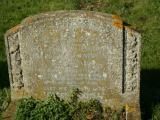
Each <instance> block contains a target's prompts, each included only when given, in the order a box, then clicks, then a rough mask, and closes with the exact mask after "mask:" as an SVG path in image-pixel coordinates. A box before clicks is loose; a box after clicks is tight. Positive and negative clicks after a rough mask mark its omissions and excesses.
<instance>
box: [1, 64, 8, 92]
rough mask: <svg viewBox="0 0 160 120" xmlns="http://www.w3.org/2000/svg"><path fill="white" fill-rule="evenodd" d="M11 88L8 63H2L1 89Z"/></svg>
mask: <svg viewBox="0 0 160 120" xmlns="http://www.w3.org/2000/svg"><path fill="white" fill-rule="evenodd" d="M3 88H9V75H8V66H7V61H0V89H3Z"/></svg>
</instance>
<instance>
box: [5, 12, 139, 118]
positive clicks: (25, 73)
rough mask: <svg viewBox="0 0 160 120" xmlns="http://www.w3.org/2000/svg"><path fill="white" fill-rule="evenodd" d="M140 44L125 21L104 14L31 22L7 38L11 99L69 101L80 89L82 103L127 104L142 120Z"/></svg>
mask: <svg viewBox="0 0 160 120" xmlns="http://www.w3.org/2000/svg"><path fill="white" fill-rule="evenodd" d="M140 39H141V36H140V34H139V33H137V32H136V31H134V30H132V29H130V28H128V27H127V26H125V25H124V24H123V21H122V20H121V18H120V17H118V16H115V15H110V14H105V13H98V12H87V11H57V12H48V13H41V14H38V15H35V16H31V17H28V18H26V19H24V20H23V21H22V22H21V24H20V25H18V26H16V27H14V28H12V29H10V30H9V31H7V33H6V35H5V42H6V51H7V58H8V66H9V75H10V84H11V96H12V99H13V100H15V99H19V98H23V97H26V96H33V97H36V98H45V97H46V96H47V95H48V94H50V93H52V92H54V93H56V94H58V95H59V96H61V97H66V91H69V90H70V89H72V88H79V89H80V90H82V91H83V92H84V94H83V95H82V99H89V98H96V99H98V100H100V101H101V102H102V103H103V104H104V105H107V106H111V107H112V108H119V107H121V106H126V105H127V106H129V107H130V108H131V109H127V110H128V113H129V115H128V116H130V117H129V118H131V119H133V118H135V117H136V118H137V119H140V112H139V111H140V108H139V91H140V89H139V87H140ZM129 107H128V108H129Z"/></svg>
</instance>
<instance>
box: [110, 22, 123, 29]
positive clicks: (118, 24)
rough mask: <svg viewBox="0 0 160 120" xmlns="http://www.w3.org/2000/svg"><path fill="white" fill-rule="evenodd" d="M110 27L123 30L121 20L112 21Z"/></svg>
mask: <svg viewBox="0 0 160 120" xmlns="http://www.w3.org/2000/svg"><path fill="white" fill-rule="evenodd" d="M112 25H113V26H115V27H117V28H120V29H122V28H123V22H122V21H121V20H116V21H114V22H113V24H112Z"/></svg>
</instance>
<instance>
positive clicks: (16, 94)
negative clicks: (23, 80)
mask: <svg viewBox="0 0 160 120" xmlns="http://www.w3.org/2000/svg"><path fill="white" fill-rule="evenodd" d="M12 96H14V98H15V99H19V98H23V97H26V96H28V93H27V92H26V91H25V90H24V88H21V89H17V90H14V91H13V94H12ZM14 98H13V99H14Z"/></svg>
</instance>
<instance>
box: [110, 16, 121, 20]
mask: <svg viewBox="0 0 160 120" xmlns="http://www.w3.org/2000/svg"><path fill="white" fill-rule="evenodd" d="M112 19H117V20H122V19H121V17H120V16H117V15H112Z"/></svg>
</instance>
